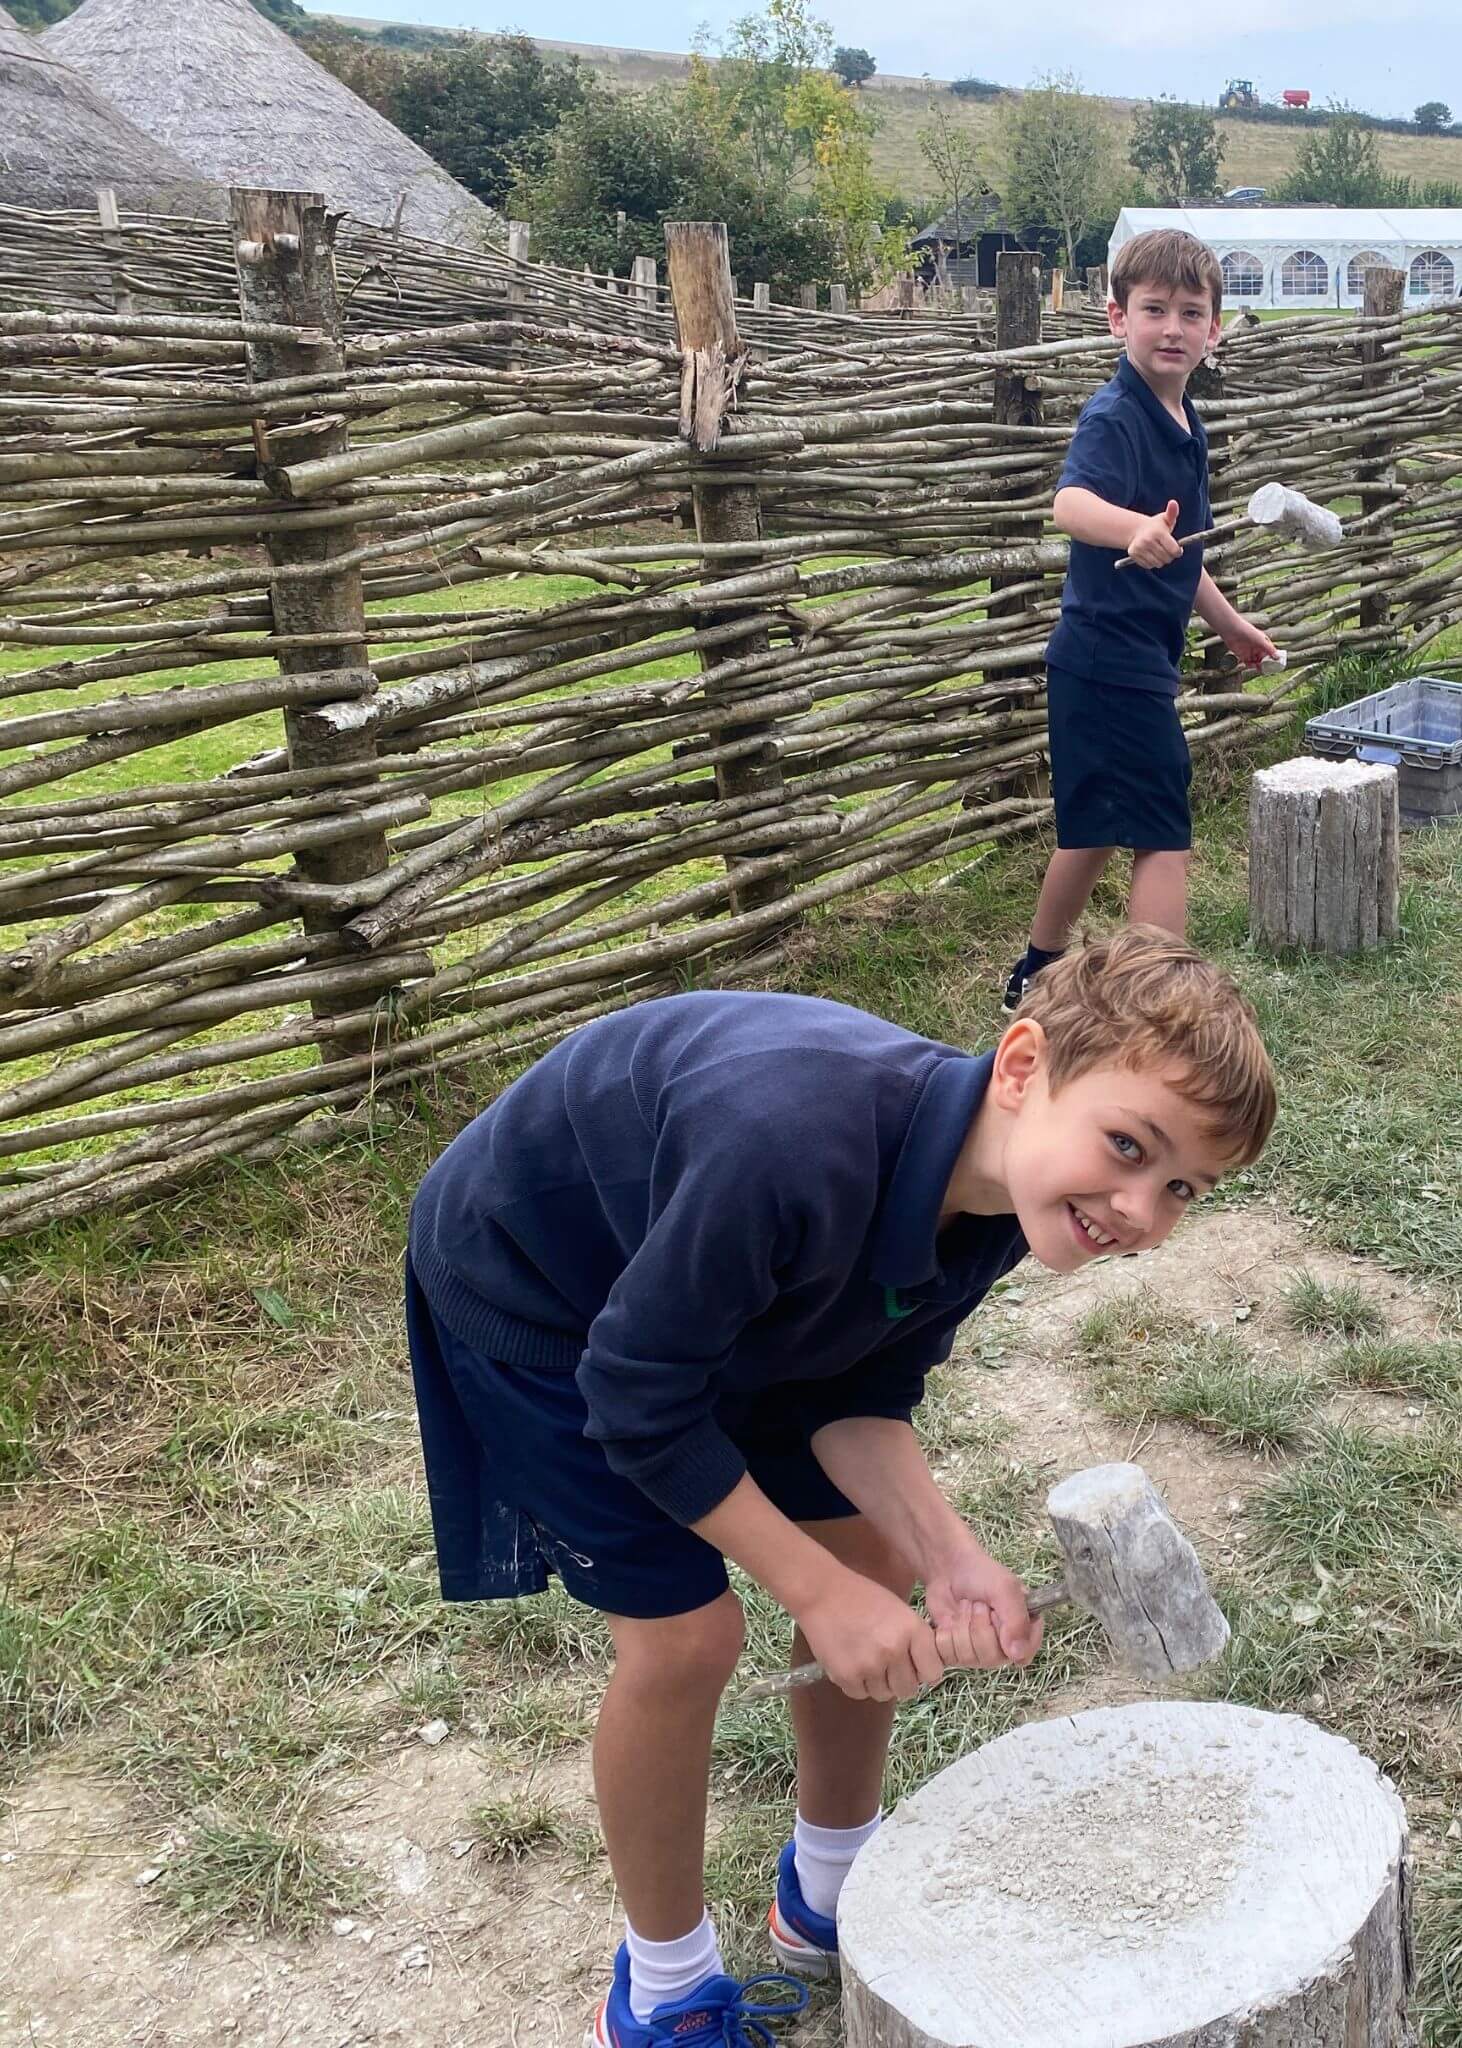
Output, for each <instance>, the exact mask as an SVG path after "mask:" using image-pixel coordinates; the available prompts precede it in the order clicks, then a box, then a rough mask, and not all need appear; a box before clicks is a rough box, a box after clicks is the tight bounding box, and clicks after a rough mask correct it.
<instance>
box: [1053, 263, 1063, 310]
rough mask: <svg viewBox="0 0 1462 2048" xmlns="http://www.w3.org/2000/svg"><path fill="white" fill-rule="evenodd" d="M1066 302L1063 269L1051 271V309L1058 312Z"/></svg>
mask: <svg viewBox="0 0 1462 2048" xmlns="http://www.w3.org/2000/svg"><path fill="white" fill-rule="evenodd" d="M1065 303H1066V273H1065V271H1064V270H1053V271H1052V272H1051V311H1052V312H1053V313H1059V312H1060V311H1061V309H1062V307H1063V306H1064V305H1065Z"/></svg>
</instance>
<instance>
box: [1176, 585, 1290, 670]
mask: <svg viewBox="0 0 1462 2048" xmlns="http://www.w3.org/2000/svg"><path fill="white" fill-rule="evenodd" d="M1193 609H1194V611H1195V612H1197V614H1198V616H1199V618H1200V619H1202V621H1203V623H1204V625H1205V626H1207V627H1208V629H1209V631H1210V632H1212V633H1217V635H1218V637H1219V639H1220V640H1222V642H1223V644H1224V646H1225V647H1227V648H1228V650H1229V652H1230V653H1231V654H1236V655H1237V656H1238V658H1239V660H1240V661H1242V662H1243V663H1244V664H1245V665H1246V666H1247V667H1249V668H1257V667H1258V666H1259V664H1260V662H1261V661H1265V660H1272V659H1273V658H1274V656H1276V655H1277V654H1278V652H1279V649H1278V648H1277V647H1276V646H1275V644H1274V642H1273V641H1272V640H1271V639H1270V637H1269V635H1268V634H1267V633H1265V632H1262V631H1261V630H1260V628H1259V627H1258V626H1256V625H1254V624H1253V623H1252V622H1251V621H1250V620H1248V619H1246V618H1245V617H1244V615H1243V613H1242V612H1240V611H1236V610H1235V609H1234V607H1233V606H1232V605H1231V604H1230V603H1229V601H1228V599H1227V598H1226V597H1225V596H1224V594H1223V592H1222V591H1221V590H1220V589H1219V587H1218V585H1217V584H1216V583H1215V582H1214V580H1213V578H1212V577H1211V576H1210V575H1209V573H1208V571H1207V570H1206V569H1205V570H1204V571H1203V574H1202V575H1201V576H1200V577H1199V579H1198V594H1197V596H1196V597H1195V598H1194V599H1193Z"/></svg>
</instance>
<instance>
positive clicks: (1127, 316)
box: [1107, 279, 1219, 393]
mask: <svg viewBox="0 0 1462 2048" xmlns="http://www.w3.org/2000/svg"><path fill="white" fill-rule="evenodd" d="M1107 319H1108V321H1109V323H1110V325H1111V329H1112V332H1113V334H1115V335H1116V336H1117V337H1118V339H1119V340H1121V341H1123V342H1125V344H1126V348H1127V357H1128V360H1129V361H1130V363H1131V364H1132V367H1133V369H1135V370H1136V371H1137V372H1138V374H1139V376H1142V377H1144V378H1145V379H1146V380H1147V382H1148V383H1149V384H1151V385H1153V386H1154V387H1155V388H1156V389H1157V390H1159V391H1162V390H1168V391H1172V392H1178V393H1181V391H1182V389H1183V387H1184V385H1185V384H1186V383H1187V381H1188V379H1189V378H1190V377H1191V376H1192V374H1193V372H1194V371H1195V370H1196V369H1197V367H1198V365H1199V364H1200V363H1201V362H1202V360H1203V358H1204V355H1205V354H1206V353H1207V351H1208V350H1209V349H1210V348H1212V347H1213V345H1214V343H1215V342H1216V341H1217V340H1218V332H1219V320H1218V314H1217V312H1216V311H1215V310H1214V305H1213V301H1212V299H1211V298H1210V297H1209V295H1208V293H1207V292H1195V291H1192V290H1190V289H1189V288H1188V287H1187V286H1185V285H1165V284H1153V283H1150V282H1148V281H1145V280H1141V279H1139V280H1137V281H1136V282H1134V284H1133V285H1132V288H1131V290H1130V291H1129V292H1128V294H1127V304H1126V306H1125V307H1122V306H1119V305H1118V304H1117V302H1116V300H1115V299H1113V300H1112V301H1111V302H1110V303H1109V304H1108V307H1107Z"/></svg>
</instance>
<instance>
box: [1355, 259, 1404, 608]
mask: <svg viewBox="0 0 1462 2048" xmlns="http://www.w3.org/2000/svg"><path fill="white" fill-rule="evenodd" d="M1405 298H1406V272H1405V271H1404V270H1392V269H1391V268H1390V267H1389V265H1388V266H1385V267H1382V266H1380V265H1377V266H1376V267H1375V268H1374V269H1371V270H1368V271H1367V272H1366V286H1365V297H1364V302H1363V304H1362V308H1361V311H1362V314H1363V316H1364V318H1365V319H1367V320H1396V319H1399V318H1400V316H1401V311H1402V307H1403V305H1404V303H1405ZM1360 359H1361V361H1362V362H1363V363H1364V364H1365V366H1366V367H1365V369H1364V370H1363V371H1362V372H1361V383H1362V384H1363V386H1364V387H1365V389H1366V390H1367V391H1380V390H1382V389H1384V387H1385V386H1386V385H1387V384H1388V383H1389V382H1390V381H1391V380H1392V379H1393V378H1394V377H1395V375H1396V373H1397V370H1398V368H1399V366H1400V364H1401V362H1402V361H1403V358H1402V357H1401V356H1400V355H1396V356H1387V355H1384V354H1383V353H1382V349H1381V337H1380V336H1379V335H1378V334H1377V333H1375V332H1374V331H1372V332H1370V333H1366V332H1364V331H1363V332H1362V334H1361V344H1360ZM1395 454H1396V447H1395V443H1394V441H1392V440H1391V439H1390V437H1389V436H1385V437H1382V438H1380V439H1378V440H1375V441H1366V442H1363V443H1362V445H1361V450H1360V461H1359V464H1358V474H1359V476H1360V477H1361V478H1362V479H1363V483H1364V482H1369V483H1374V484H1390V483H1392V482H1394V480H1395V467H1394V463H1395ZM1394 504H1395V501H1394V499H1392V498H1391V496H1390V495H1389V493H1388V492H1386V491H1381V492H1376V491H1367V490H1366V489H1364V487H1363V488H1362V490H1361V494H1360V509H1361V517H1362V518H1364V517H1365V516H1366V514H1367V513H1370V512H1389V511H1391V510H1392V509H1393V508H1394ZM1391 526H1392V522H1391V520H1390V519H1389V518H1387V519H1383V520H1382V521H1381V522H1380V523H1379V524H1378V525H1377V526H1376V527H1373V528H1372V529H1371V531H1372V533H1373V534H1374V535H1375V538H1376V541H1377V544H1378V546H1380V547H1383V548H1384V549H1385V550H1386V551H1387V553H1388V554H1389V552H1390V550H1391ZM1387 567H1388V569H1389V567H1390V565H1389V564H1388V565H1387ZM1390 619H1391V604H1390V599H1389V597H1388V595H1387V591H1386V584H1385V582H1382V583H1381V584H1380V586H1379V588H1377V589H1374V590H1369V591H1367V592H1366V593H1365V594H1364V595H1363V596H1362V598H1361V601H1360V621H1359V622H1360V625H1361V627H1362V629H1363V630H1364V629H1365V628H1366V627H1375V626H1386V625H1388V624H1389V623H1390Z"/></svg>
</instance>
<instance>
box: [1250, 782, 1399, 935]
mask: <svg viewBox="0 0 1462 2048" xmlns="http://www.w3.org/2000/svg"><path fill="white" fill-rule="evenodd" d="M1400 876H1401V867H1400V816H1399V803H1398V792H1397V777H1396V770H1395V769H1394V768H1383V767H1380V766H1371V765H1369V764H1364V763H1362V762H1359V761H1322V760H1316V759H1314V758H1312V757H1311V756H1308V755H1305V756H1301V757H1300V758H1299V759H1297V760H1294V761H1281V762H1280V763H1279V765H1278V766H1277V767H1274V768H1261V769H1260V770H1259V772H1258V773H1257V774H1256V775H1255V777H1254V783H1253V789H1252V792H1251V795H1250V799H1249V931H1250V934H1251V935H1252V936H1253V937H1254V938H1256V939H1260V940H1262V941H1263V942H1264V943H1265V944H1266V945H1270V946H1299V947H1302V948H1304V949H1305V950H1306V951H1308V952H1315V953H1333V954H1346V953H1359V952H1363V951H1365V950H1366V949H1368V948H1369V947H1372V946H1379V945H1384V944H1385V943H1386V942H1387V941H1388V940H1389V939H1394V938H1395V936H1396V933H1397V931H1398V929H1399V928H1400Z"/></svg>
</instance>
